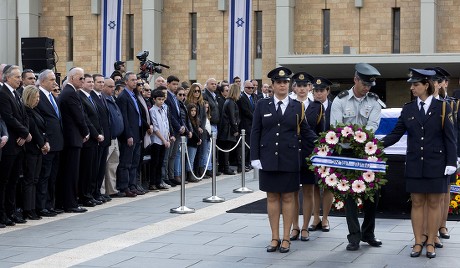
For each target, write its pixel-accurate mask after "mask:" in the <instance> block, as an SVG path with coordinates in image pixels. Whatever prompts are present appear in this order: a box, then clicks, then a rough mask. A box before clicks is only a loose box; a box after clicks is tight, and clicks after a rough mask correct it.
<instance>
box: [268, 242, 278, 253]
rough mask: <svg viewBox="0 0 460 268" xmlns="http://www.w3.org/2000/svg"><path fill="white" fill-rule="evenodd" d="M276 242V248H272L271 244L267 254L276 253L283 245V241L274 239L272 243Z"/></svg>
mask: <svg viewBox="0 0 460 268" xmlns="http://www.w3.org/2000/svg"><path fill="white" fill-rule="evenodd" d="M273 241H276V246H272V245H271V244H270V245H268V246H267V252H275V251H277V250H278V248H279V247H280V245H281V240H279V239H272V242H273Z"/></svg>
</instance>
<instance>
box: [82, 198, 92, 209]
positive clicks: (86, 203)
mask: <svg viewBox="0 0 460 268" xmlns="http://www.w3.org/2000/svg"><path fill="white" fill-rule="evenodd" d="M81 205H82V206H84V207H95V206H96V203H94V202H93V201H92V200H91V199H90V200H86V201H83V202H82V204H81Z"/></svg>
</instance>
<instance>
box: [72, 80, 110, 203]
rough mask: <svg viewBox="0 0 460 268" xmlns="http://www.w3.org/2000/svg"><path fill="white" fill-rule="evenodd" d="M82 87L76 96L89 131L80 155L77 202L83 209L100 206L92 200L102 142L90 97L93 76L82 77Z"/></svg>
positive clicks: (94, 102) (94, 104) (93, 102)
mask: <svg viewBox="0 0 460 268" xmlns="http://www.w3.org/2000/svg"><path fill="white" fill-rule="evenodd" d="M84 78H85V80H83V85H82V87H81V89H80V90H79V91H78V95H79V96H80V99H81V104H82V105H83V110H84V111H85V120H86V125H87V126H88V129H89V139H88V141H87V142H85V143H84V144H83V147H82V149H81V154H80V177H79V181H78V182H79V183H78V186H79V188H78V190H79V191H78V193H79V198H80V199H79V201H80V203H81V204H83V206H85V207H94V206H96V205H100V204H102V201H98V200H96V199H94V196H93V193H94V191H95V190H96V184H97V183H96V174H97V172H98V168H99V166H98V164H97V160H98V146H99V143H100V142H103V141H104V133H103V130H102V126H101V122H100V118H99V110H98V109H97V107H96V100H94V99H93V97H92V96H91V94H90V93H91V92H92V91H93V87H94V80H93V76H92V75H90V74H85V75H84Z"/></svg>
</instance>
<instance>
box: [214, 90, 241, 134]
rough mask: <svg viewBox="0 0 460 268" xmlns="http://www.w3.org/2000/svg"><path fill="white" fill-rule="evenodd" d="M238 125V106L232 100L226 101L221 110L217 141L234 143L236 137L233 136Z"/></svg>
mask: <svg viewBox="0 0 460 268" xmlns="http://www.w3.org/2000/svg"><path fill="white" fill-rule="evenodd" d="M239 123H240V114H239V109H238V105H237V104H236V102H235V101H234V100H233V99H226V100H225V103H224V107H223V108H222V116H221V118H220V128H219V132H218V139H219V140H222V141H233V142H236V140H237V138H238V137H237V136H234V134H235V133H237V132H238V126H239Z"/></svg>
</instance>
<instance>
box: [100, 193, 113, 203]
mask: <svg viewBox="0 0 460 268" xmlns="http://www.w3.org/2000/svg"><path fill="white" fill-rule="evenodd" d="M101 196H102V198H104V199H105V202H110V201H112V198H111V197H110V196H109V195H106V194H103V195H101Z"/></svg>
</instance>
